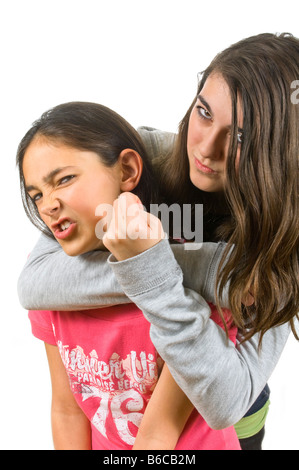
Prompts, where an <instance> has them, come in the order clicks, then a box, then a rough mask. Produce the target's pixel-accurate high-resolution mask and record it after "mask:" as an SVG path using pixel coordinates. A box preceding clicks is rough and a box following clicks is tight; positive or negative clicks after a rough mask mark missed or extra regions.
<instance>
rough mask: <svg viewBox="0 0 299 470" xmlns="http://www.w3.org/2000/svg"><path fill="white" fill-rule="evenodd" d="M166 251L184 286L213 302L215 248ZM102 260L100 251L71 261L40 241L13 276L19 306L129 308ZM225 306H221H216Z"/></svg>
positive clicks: (105, 256) (49, 242)
mask: <svg viewBox="0 0 299 470" xmlns="http://www.w3.org/2000/svg"><path fill="white" fill-rule="evenodd" d="M171 248H172V250H173V253H174V255H175V257H176V259H177V260H178V263H179V264H180V265H181V266H182V270H183V272H184V276H185V279H184V283H185V286H186V287H189V288H192V289H194V290H195V291H197V292H200V293H201V294H202V295H203V296H204V297H205V298H206V300H207V301H212V302H213V301H215V299H214V297H213V295H214V292H213V288H209V284H207V283H206V282H205V281H206V272H207V271H208V270H209V269H210V265H211V259H213V255H214V253H215V254H217V252H218V251H219V250H221V246H219V245H217V244H215V243H207V244H204V247H203V249H200V250H197V251H196V252H194V251H188V250H185V249H184V246H182V245H172V246H171ZM108 257H109V252H104V251H93V252H90V253H87V254H85V255H81V256H75V257H71V256H68V255H66V254H65V253H64V251H63V250H62V248H61V246H60V245H59V243H57V241H55V240H54V239H51V238H49V237H47V236H46V235H42V236H41V237H40V239H39V241H38V242H37V244H36V246H35V247H34V249H33V250H32V252H31V254H30V256H29V258H28V260H27V262H26V264H25V266H24V268H23V270H22V272H21V274H20V276H19V281H18V295H19V299H20V303H21V305H22V306H23V307H24V308H26V309H28V310H78V309H90V308H98V307H101V306H107V305H116V304H122V303H128V302H131V301H130V300H129V299H128V297H127V296H126V295H125V294H124V291H123V288H122V287H121V286H120V284H119V282H118V280H117V279H116V277H115V275H114V273H113V271H112V269H111V267H110V266H109V264H108V263H107V259H108ZM194 273H196V275H194ZM208 288H209V289H208ZM203 291H204V292H203ZM226 303H227V301H225V300H224V301H223V303H222V304H223V305H222V306H224V307H225V306H226Z"/></svg>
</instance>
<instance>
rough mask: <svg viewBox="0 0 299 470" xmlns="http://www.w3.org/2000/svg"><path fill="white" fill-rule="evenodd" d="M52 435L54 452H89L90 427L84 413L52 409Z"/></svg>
mask: <svg viewBox="0 0 299 470" xmlns="http://www.w3.org/2000/svg"><path fill="white" fill-rule="evenodd" d="M51 421H52V434H53V442H54V448H55V449H56V450H91V427H90V422H89V420H88V419H87V417H86V416H85V415H84V413H83V412H82V411H81V410H80V409H78V412H76V413H74V412H72V413H68V412H62V411H59V410H55V409H52V413H51Z"/></svg>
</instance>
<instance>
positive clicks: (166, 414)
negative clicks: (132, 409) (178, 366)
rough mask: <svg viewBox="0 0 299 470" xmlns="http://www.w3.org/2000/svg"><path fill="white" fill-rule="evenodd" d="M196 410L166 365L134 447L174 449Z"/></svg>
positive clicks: (139, 448)
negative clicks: (193, 411)
mask: <svg viewBox="0 0 299 470" xmlns="http://www.w3.org/2000/svg"><path fill="white" fill-rule="evenodd" d="M193 409H194V407H193V405H192V403H191V402H190V401H189V400H188V398H187V397H186V395H185V394H184V393H183V391H182V390H181V389H180V388H179V387H178V385H177V384H176V382H175V381H174V379H173V377H172V376H171V374H170V372H169V369H168V367H167V365H166V364H164V367H163V370H162V373H161V375H160V377H159V380H158V383H157V385H156V387H155V390H154V392H153V395H152V397H151V399H150V401H149V403H148V405H147V407H146V410H145V413H144V416H143V418H142V421H141V425H140V427H139V430H138V434H137V437H136V440H135V444H134V447H133V450H173V449H174V448H175V446H176V444H177V441H178V439H179V437H180V435H181V433H182V431H183V429H184V426H185V424H186V422H187V420H188V418H189V416H190V414H191V412H192V410H193Z"/></svg>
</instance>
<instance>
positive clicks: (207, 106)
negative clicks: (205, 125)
mask: <svg viewBox="0 0 299 470" xmlns="http://www.w3.org/2000/svg"><path fill="white" fill-rule="evenodd" d="M197 99H198V100H199V101H200V102H201V103H202V104H203V105H204V106H205V107H206V108H207V110H208V111H209V113H210V114H211V116H213V111H212V109H211V106H210V105H209V103H208V102H207V101H206V100H205V99H204V97H203V96H202V95H197ZM231 127H232V126H226V128H227V129H228V130H230V129H231ZM238 132H240V133H241V132H243V129H242V128H241V127H238Z"/></svg>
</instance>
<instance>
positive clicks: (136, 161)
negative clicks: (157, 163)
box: [118, 149, 143, 192]
mask: <svg viewBox="0 0 299 470" xmlns="http://www.w3.org/2000/svg"><path fill="white" fill-rule="evenodd" d="M118 163H119V165H120V170H121V174H122V176H121V183H120V189H121V191H122V192H125V191H132V190H133V189H134V188H136V186H137V184H138V183H139V180H140V178H141V174H142V168H143V163H142V158H141V157H140V155H139V153H138V152H136V150H132V149H125V150H123V151H122V152H121V153H120V154H119V157H118Z"/></svg>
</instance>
